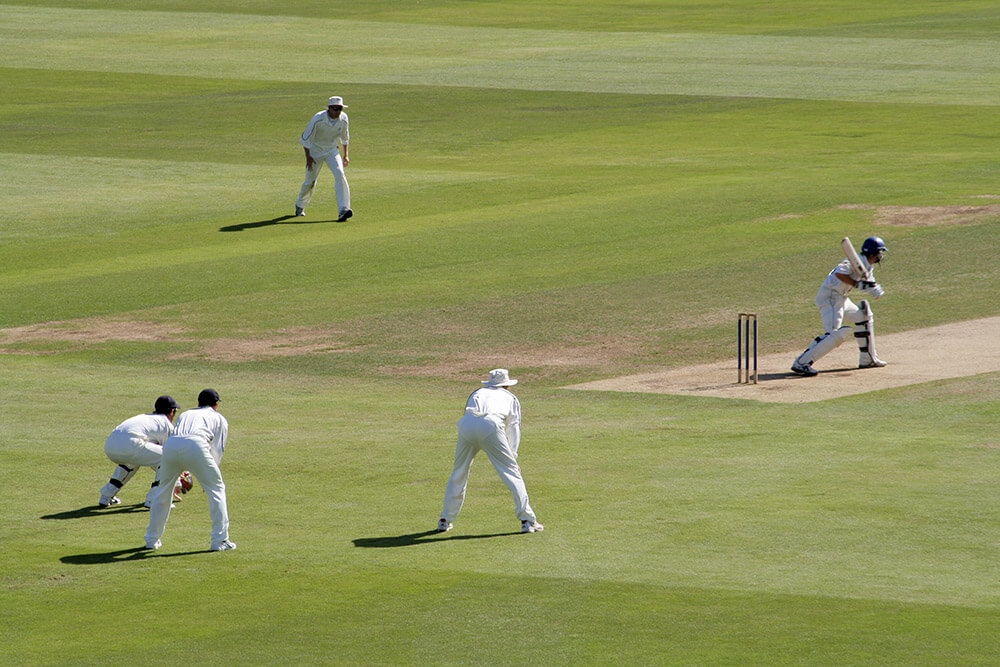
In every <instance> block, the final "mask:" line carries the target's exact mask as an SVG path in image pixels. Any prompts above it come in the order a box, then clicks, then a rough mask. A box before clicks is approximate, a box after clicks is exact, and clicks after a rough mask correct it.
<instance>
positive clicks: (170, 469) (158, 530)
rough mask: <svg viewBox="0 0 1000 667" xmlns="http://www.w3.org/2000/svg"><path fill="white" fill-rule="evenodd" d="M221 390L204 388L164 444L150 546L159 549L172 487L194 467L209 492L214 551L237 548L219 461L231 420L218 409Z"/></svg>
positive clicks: (149, 530) (148, 536)
mask: <svg viewBox="0 0 1000 667" xmlns="http://www.w3.org/2000/svg"><path fill="white" fill-rule="evenodd" d="M218 407H219V392H217V391H215V390H214V389H204V390H202V392H201V393H200V394H198V407H197V409H194V410H188V411H187V412H185V413H183V414H181V416H180V417H179V418H178V419H177V427H176V429H175V430H174V433H173V435H171V436H170V437H169V438H167V441H166V442H165V443H164V444H163V459H162V460H161V462H160V479H161V480H162V481H164V482H166V483H167V484H166V485H165V486H164V485H162V484H161V488H160V490H159V491H158V492H157V493H156V495H155V496H154V497H153V503H152V507H151V508H150V512H149V527H148V528H147V529H146V548H147V549H159V548H160V538H161V537H162V536H163V531H164V530H165V529H166V527H167V519H168V518H170V497H171V493H170V489H172V488H173V485H174V484H175V483H176V481H177V478H178V477H180V474H181V473H182V472H183V471H185V470H190V471H191V473H192V474H193V475H194V477H195V479H197V480H198V482H199V483H200V484H201V486H202V488H204V489H205V493H206V494H207V495H208V512H209V515H211V517H212V541H211V550H212V551H226V550H228V549H235V548H236V545H235V544H233V543H232V542H230V541H229V509H228V507H227V504H226V485H225V483H224V482H223V481H222V473H221V472H220V471H219V462H220V461H222V454H223V451H224V450H225V448H226V438H227V437H228V435H229V422H228V421H226V418H225V417H223V416H222V415H220V414H219V413H218Z"/></svg>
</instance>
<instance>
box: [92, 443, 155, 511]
mask: <svg viewBox="0 0 1000 667" xmlns="http://www.w3.org/2000/svg"><path fill="white" fill-rule="evenodd" d="M104 453H105V454H107V455H108V458H109V459H111V461H112V462H114V463H117V464H118V467H117V468H115V471H114V472H113V473H112V474H111V480H109V481H108V483H107V484H105V485H104V486H103V487H102V488H101V496H103V497H105V498H111V497H112V496H114V495H116V494H117V493H118V491H119V490H121V488H122V487H123V486H125V485H126V484H128V481H129V480H130V479H132V478H133V477H134V476H135V473H136V472H137V471H138V470H139V468H140V467H141V466H146V467H147V468H152V469H153V470H154V471H156V470H157V468H159V467H160V457H161V456H162V454H163V447H162V446H160V445H158V444H156V443H155V442H149V441H148V440H141V439H139V438H133V437H130V436H129V435H128V434H127V433H123V432H121V431H113V432H112V433H111V435H110V436H109V437H108V439H107V441H105V443H104ZM156 479H157V480H158V479H159V473H158V472H157V474H156ZM156 486H157V484H156V480H154V481H153V486H152V487H150V489H149V493H148V494H147V495H146V500H151V499H152V496H153V490H154V489H155V488H156Z"/></svg>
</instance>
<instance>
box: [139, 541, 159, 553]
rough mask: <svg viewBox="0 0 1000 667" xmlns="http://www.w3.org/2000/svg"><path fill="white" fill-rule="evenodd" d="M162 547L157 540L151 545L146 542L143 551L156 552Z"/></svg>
mask: <svg viewBox="0 0 1000 667" xmlns="http://www.w3.org/2000/svg"><path fill="white" fill-rule="evenodd" d="M162 546H163V542H161V541H159V540H156V542H155V543H153V544H150V543H149V542H146V546H144V547H143V549H149V550H150V551H156V550H157V549H159V548H160V547H162Z"/></svg>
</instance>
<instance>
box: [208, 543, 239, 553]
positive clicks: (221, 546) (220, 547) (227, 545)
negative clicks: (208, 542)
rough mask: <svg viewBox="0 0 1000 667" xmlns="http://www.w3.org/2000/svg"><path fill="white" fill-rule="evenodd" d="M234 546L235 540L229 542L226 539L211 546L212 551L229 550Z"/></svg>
mask: <svg viewBox="0 0 1000 667" xmlns="http://www.w3.org/2000/svg"><path fill="white" fill-rule="evenodd" d="M235 548H236V542H230V541H229V540H226V541H225V542H222V543H220V544H216V545H214V546H212V551H229V550H230V549H235Z"/></svg>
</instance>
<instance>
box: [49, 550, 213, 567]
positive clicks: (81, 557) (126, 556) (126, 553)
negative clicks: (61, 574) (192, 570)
mask: <svg viewBox="0 0 1000 667" xmlns="http://www.w3.org/2000/svg"><path fill="white" fill-rule="evenodd" d="M207 553H212V552H211V551H210V550H209V549H205V550H203V551H180V552H175V553H169V554H165V553H161V552H159V551H153V550H151V549H144V548H142V547H132V548H131V549H119V550H118V551H107V552H104V553H96V554H76V555H73V556H63V557H62V558H60V559H59V560H60V561H62V562H63V563H66V564H68V565H104V564H107V563H121V562H123V561H129V560H147V559H149V558H173V557H174V556H193V555H195V554H207Z"/></svg>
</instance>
